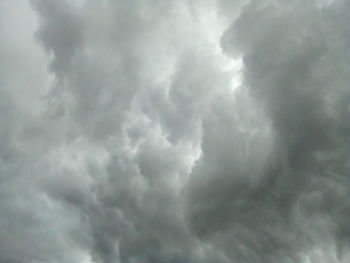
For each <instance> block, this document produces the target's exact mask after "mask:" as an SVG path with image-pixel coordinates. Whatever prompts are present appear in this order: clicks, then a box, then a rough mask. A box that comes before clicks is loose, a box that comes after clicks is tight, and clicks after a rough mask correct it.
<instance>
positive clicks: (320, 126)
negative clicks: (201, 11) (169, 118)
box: [189, 1, 349, 262]
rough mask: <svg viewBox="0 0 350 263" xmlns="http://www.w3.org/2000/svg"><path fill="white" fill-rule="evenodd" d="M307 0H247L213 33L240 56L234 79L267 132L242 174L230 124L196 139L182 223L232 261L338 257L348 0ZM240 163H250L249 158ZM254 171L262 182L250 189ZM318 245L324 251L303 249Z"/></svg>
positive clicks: (341, 253)
mask: <svg viewBox="0 0 350 263" xmlns="http://www.w3.org/2000/svg"><path fill="white" fill-rule="evenodd" d="M317 4H319V3H313V2H308V3H305V2H301V1H290V2H288V3H287V2H285V3H284V2H283V3H281V2H279V1H252V2H251V3H250V4H248V5H246V6H245V7H244V8H243V10H242V13H241V15H240V17H239V18H238V19H237V20H236V21H235V23H234V24H233V25H232V26H231V27H230V28H229V29H228V30H227V31H226V32H225V34H224V35H223V38H222V40H221V43H222V46H223V49H224V50H225V51H226V52H228V53H230V54H232V55H234V56H235V55H236V54H237V53H238V54H242V55H243V63H244V86H246V87H247V88H248V90H249V94H250V95H251V96H252V97H253V98H254V99H255V101H256V102H257V104H258V108H261V111H262V112H264V113H265V118H267V120H268V121H269V122H271V125H272V130H273V131H274V136H273V138H274V139H273V146H272V147H273V151H272V154H270V152H269V151H266V152H265V154H266V155H270V158H269V159H268V161H267V163H265V164H266V165H263V166H260V168H263V169H260V170H253V171H246V172H244V175H245V178H242V169H241V166H242V163H244V161H242V159H240V157H239V152H240V149H242V148H243V147H242V146H241V145H240V144H239V143H241V142H242V140H238V141H233V142H231V143H229V142H230V140H229V139H227V137H228V138H231V140H235V139H233V138H237V136H234V135H232V133H233V130H234V129H232V128H231V129H230V131H231V134H230V135H231V136H230V137H229V136H227V137H220V136H219V137H215V136H210V137H209V138H208V139H207V140H206V136H204V138H203V141H202V145H203V146H202V149H203V159H202V160H201V161H200V163H199V165H198V166H197V167H196V168H195V170H194V171H195V172H194V173H195V174H194V176H195V177H198V179H197V180H198V183H195V184H194V185H193V186H192V187H193V188H194V189H192V188H191V189H190V191H189V195H190V198H191V200H192V203H190V205H189V211H190V213H191V223H192V228H193V229H194V231H195V232H196V233H197V235H198V236H200V237H203V238H204V239H209V240H212V241H213V242H214V243H216V244H217V246H218V249H223V250H225V251H226V254H228V255H230V256H231V257H232V259H233V260H237V262H304V260H307V259H308V258H309V260H311V262H313V261H314V260H316V261H324V262H345V261H346V257H347V248H346V247H347V246H348V240H347V239H348V227H347V226H346V225H345V224H344V218H347V217H348V214H349V203H348V201H347V200H346V196H347V195H348V194H349V190H348V189H349V188H348V186H349V179H348V176H347V172H346V170H347V169H348V166H347V161H346V160H347V158H348V150H346V149H347V148H348V146H349V142H348V128H347V127H348V120H347V117H346V116H347V115H348V113H349V109H348V101H347V102H346V99H345V98H349V90H348V88H347V84H346V83H347V82H348V73H347V71H348V69H349V64H348V62H347V61H348V46H347V45H346V43H347V40H346V39H347V35H348V30H346V29H345V28H344V24H346V23H347V19H346V18H345V17H346V15H345V13H346V12H347V11H346V10H348V9H347V8H348V7H349V6H348V4H347V3H346V2H342V1H336V2H335V3H333V4H330V5H324V6H323V5H321V6H318V5H317ZM341 54H342V55H341ZM220 116H222V115H220ZM220 123H225V122H220ZM213 126H214V125H209V128H207V129H205V130H204V133H210V127H213ZM217 130H218V129H216V130H215V132H217ZM222 138H225V139H222ZM212 140H214V142H215V143H213V142H211V141H212ZM221 140H224V143H229V144H230V145H232V148H231V149H234V147H236V151H235V152H227V150H225V149H227V148H225V147H224V146H223V145H222V144H220V141H221ZM236 140H237V139H236ZM257 144H258V145H257V146H256V147H258V148H260V147H263V145H261V144H260V145H259V142H257ZM214 145H215V146H214ZM219 145H220V146H221V147H220V146H219ZM216 146H218V147H216ZM263 148H264V147H263ZM231 151H233V150H231ZM213 154H214V156H213V157H212V155H213ZM206 158H208V159H210V160H215V161H214V162H215V165H216V166H213V165H208V163H210V161H208V160H206ZM246 162H248V163H252V164H255V162H254V160H253V159H252V156H248V159H247V160H246ZM207 165H208V166H209V167H208V166H207ZM213 167H214V168H213ZM215 167H217V168H215ZM196 174H198V175H197V176H196ZM257 174H258V176H259V177H262V178H263V179H262V180H261V181H260V183H259V184H258V185H253V186H252V184H251V182H250V180H251V178H252V177H256V176H257ZM205 176H208V179H207V181H203V180H202V179H203V177H204V178H205ZM228 244H229V245H228ZM324 246H328V248H329V249H330V250H326V251H324V252H323V254H322V253H321V255H319V258H318V257H317V255H313V254H312V253H313V252H312V250H313V249H315V247H324ZM332 247H334V248H332ZM309 250H311V251H309ZM332 250H333V251H332ZM308 253H310V254H308ZM322 258H323V259H322ZM305 262H310V261H305Z"/></svg>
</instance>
